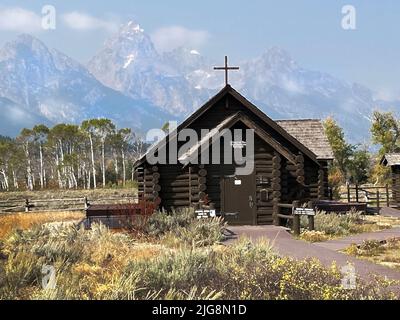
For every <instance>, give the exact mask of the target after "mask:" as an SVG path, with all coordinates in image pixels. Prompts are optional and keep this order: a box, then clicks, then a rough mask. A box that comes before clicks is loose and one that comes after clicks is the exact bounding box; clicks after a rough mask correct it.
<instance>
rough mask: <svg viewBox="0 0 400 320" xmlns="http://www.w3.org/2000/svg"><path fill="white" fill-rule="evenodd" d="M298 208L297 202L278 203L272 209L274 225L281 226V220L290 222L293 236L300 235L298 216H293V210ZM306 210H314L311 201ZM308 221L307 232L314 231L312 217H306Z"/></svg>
mask: <svg viewBox="0 0 400 320" xmlns="http://www.w3.org/2000/svg"><path fill="white" fill-rule="evenodd" d="M299 207H300V202H299V201H293V203H291V204H289V203H278V204H277V205H276V206H275V207H274V217H275V222H274V223H275V225H283V224H282V220H286V222H288V221H290V220H291V221H292V223H291V224H290V225H291V229H292V231H293V234H294V235H295V236H298V235H300V218H301V217H300V215H298V214H293V212H294V209H295V208H299ZM307 208H310V209H314V204H313V202H312V201H310V202H308V203H307ZM307 219H308V230H314V229H315V227H314V216H313V215H307Z"/></svg>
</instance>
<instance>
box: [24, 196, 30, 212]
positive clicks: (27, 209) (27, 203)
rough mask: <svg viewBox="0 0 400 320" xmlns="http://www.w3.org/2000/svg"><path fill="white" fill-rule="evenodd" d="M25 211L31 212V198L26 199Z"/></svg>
mask: <svg viewBox="0 0 400 320" xmlns="http://www.w3.org/2000/svg"><path fill="white" fill-rule="evenodd" d="M25 212H29V199H25Z"/></svg>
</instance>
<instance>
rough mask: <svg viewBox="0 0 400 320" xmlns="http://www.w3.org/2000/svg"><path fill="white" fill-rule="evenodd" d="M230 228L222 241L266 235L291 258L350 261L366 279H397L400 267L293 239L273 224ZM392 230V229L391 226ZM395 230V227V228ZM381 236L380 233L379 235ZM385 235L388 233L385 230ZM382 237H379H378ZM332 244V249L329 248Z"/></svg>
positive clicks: (285, 231)
mask: <svg viewBox="0 0 400 320" xmlns="http://www.w3.org/2000/svg"><path fill="white" fill-rule="evenodd" d="M228 229H229V230H230V231H232V232H233V235H232V237H230V239H228V240H227V241H226V243H227V244H231V243H234V242H235V241H236V240H237V239H238V238H239V237H240V236H247V237H249V238H250V239H251V240H252V241H257V240H259V239H262V238H264V239H268V240H269V241H270V243H271V245H272V246H273V247H274V248H275V249H276V250H277V252H278V253H279V254H281V255H284V256H289V257H293V258H295V259H305V258H317V259H318V260H320V261H321V263H322V264H324V265H325V266H328V267H329V266H331V264H332V262H336V264H337V265H338V266H339V267H341V266H345V265H347V264H348V263H352V264H353V265H354V267H355V269H356V272H357V274H358V276H360V277H361V278H363V279H368V278H369V277H371V276H372V275H373V274H378V275H380V276H384V277H385V276H386V277H387V278H388V279H392V280H400V271H398V270H395V269H391V268H389V267H385V266H382V265H378V264H375V263H373V262H370V261H367V260H361V259H357V258H355V257H352V256H349V255H346V254H344V253H340V252H337V251H335V248H336V247H338V245H336V247H335V246H334V245H332V246H331V247H330V246H329V245H328V246H324V245H321V243H318V244H316V243H309V242H306V241H303V240H297V239H295V238H293V237H292V235H291V234H290V233H289V232H287V229H286V228H284V227H277V226H230V227H228ZM392 230H393V229H392ZM397 232H399V230H397ZM380 236H383V233H382V234H381V235H380ZM387 236H389V238H391V237H392V234H390V235H389V233H388V234H387ZM381 239H382V238H381ZM332 248H333V249H332Z"/></svg>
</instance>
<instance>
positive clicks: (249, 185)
mask: <svg viewBox="0 0 400 320" xmlns="http://www.w3.org/2000/svg"><path fill="white" fill-rule="evenodd" d="M255 191H256V182H255V176H254V174H251V175H247V176H232V177H225V178H224V180H223V203H224V208H223V210H224V213H226V218H225V220H226V221H227V222H228V223H229V224H239V225H254V224H256V210H255V209H256V198H255V196H256V192H255ZM234 213H237V214H236V216H235V215H232V214H234Z"/></svg>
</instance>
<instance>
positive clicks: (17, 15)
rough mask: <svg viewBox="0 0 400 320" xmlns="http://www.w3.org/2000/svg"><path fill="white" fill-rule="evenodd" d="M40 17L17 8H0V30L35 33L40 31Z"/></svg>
mask: <svg viewBox="0 0 400 320" xmlns="http://www.w3.org/2000/svg"><path fill="white" fill-rule="evenodd" d="M41 23H42V20H41V17H40V16H39V15H37V14H36V13H34V12H33V11H29V10H25V9H23V8H19V7H10V8H0V30H7V31H17V32H35V31H39V30H40V29H41Z"/></svg>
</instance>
